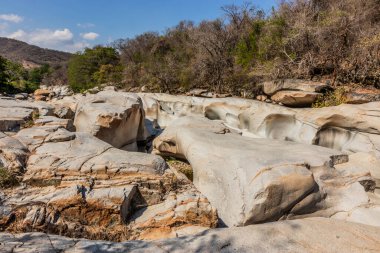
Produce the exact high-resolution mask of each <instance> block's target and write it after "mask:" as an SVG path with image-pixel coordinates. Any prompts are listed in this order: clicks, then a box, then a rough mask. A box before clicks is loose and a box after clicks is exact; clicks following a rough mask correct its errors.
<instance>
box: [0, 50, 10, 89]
mask: <svg viewBox="0 0 380 253" xmlns="http://www.w3.org/2000/svg"><path fill="white" fill-rule="evenodd" d="M8 79H9V75H8V73H7V60H6V59H5V58H3V57H1V56H0V85H1V86H5V85H7V84H8Z"/></svg>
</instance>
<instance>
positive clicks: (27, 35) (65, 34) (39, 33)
mask: <svg viewBox="0 0 380 253" xmlns="http://www.w3.org/2000/svg"><path fill="white" fill-rule="evenodd" d="M8 37H9V38H12V39H17V40H22V41H26V42H30V43H35V44H39V45H51V44H56V43H59V42H70V41H71V40H72V39H73V37H74V35H73V33H72V32H71V31H70V30H69V29H67V28H65V29H63V30H54V31H53V30H50V29H37V30H34V31H31V32H25V31H24V30H21V29H20V30H17V31H16V32H14V33H12V34H10V35H8Z"/></svg>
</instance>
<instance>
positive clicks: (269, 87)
mask: <svg viewBox="0 0 380 253" xmlns="http://www.w3.org/2000/svg"><path fill="white" fill-rule="evenodd" d="M262 85H263V91H264V93H265V94H267V95H270V96H272V95H274V94H275V93H276V92H278V91H282V90H292V91H306V92H322V91H324V90H329V89H331V88H330V86H329V85H327V84H325V83H321V82H313V81H307V80H299V79H283V80H275V81H268V82H264V83H263V84H262Z"/></svg>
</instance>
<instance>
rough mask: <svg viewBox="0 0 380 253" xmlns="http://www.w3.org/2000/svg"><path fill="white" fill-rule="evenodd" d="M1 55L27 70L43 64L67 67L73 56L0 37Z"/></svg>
mask: <svg viewBox="0 0 380 253" xmlns="http://www.w3.org/2000/svg"><path fill="white" fill-rule="evenodd" d="M0 55H1V56H3V57H4V58H7V59H8V60H11V61H14V62H18V63H21V64H22V65H23V66H24V67H25V68H33V67H38V66H40V65H42V64H50V65H66V64H65V63H67V61H68V60H69V58H70V56H71V54H70V53H66V52H61V51H57V50H51V49H44V48H40V47H37V46H33V45H29V44H27V43H25V42H22V41H18V40H14V39H8V38H2V37H0Z"/></svg>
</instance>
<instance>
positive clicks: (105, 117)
mask: <svg viewBox="0 0 380 253" xmlns="http://www.w3.org/2000/svg"><path fill="white" fill-rule="evenodd" d="M144 119H145V116H144V110H143V108H142V102H141V99H140V98H139V97H138V96H137V95H134V94H127V93H117V92H115V91H103V92H99V93H98V94H96V95H89V96H86V98H84V99H83V100H81V101H80V102H79V104H78V106H77V110H76V115H75V120H74V125H75V127H76V130H77V131H78V132H87V133H90V134H92V135H94V136H96V137H97V138H99V139H101V140H103V141H105V142H107V143H109V144H111V145H112V146H114V147H116V148H122V147H124V146H128V145H131V144H133V143H136V142H138V141H144V140H145V139H146V136H145V134H146V131H145V125H144Z"/></svg>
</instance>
